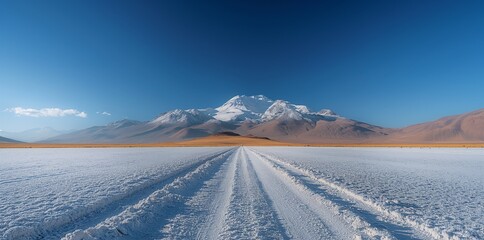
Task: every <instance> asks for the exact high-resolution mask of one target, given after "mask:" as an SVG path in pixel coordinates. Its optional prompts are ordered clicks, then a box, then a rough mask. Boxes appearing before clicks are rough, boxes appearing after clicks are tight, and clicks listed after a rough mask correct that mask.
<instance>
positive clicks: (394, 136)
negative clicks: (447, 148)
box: [374, 109, 484, 143]
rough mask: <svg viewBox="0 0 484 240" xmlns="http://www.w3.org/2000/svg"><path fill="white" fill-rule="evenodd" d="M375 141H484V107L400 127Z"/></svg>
mask: <svg viewBox="0 0 484 240" xmlns="http://www.w3.org/2000/svg"><path fill="white" fill-rule="evenodd" d="M374 141H377V142H378V141H379V142H381V141H385V142H401V143H444V142H447V143H448V142H453V143H461V142H484V109H480V110H477V111H474V112H470V113H465V114H460V115H454V116H449V117H444V118H441V119H438V120H436V121H431V122H426V123H421V124H417V125H413V126H409V127H406V128H402V129H398V130H396V131H394V132H393V133H391V134H390V135H388V136H387V137H385V138H380V139H374Z"/></svg>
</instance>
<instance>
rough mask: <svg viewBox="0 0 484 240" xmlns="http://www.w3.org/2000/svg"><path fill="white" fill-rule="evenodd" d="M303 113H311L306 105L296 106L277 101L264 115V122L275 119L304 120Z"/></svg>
mask: <svg viewBox="0 0 484 240" xmlns="http://www.w3.org/2000/svg"><path fill="white" fill-rule="evenodd" d="M303 113H309V110H308V108H307V107H306V106H304V105H294V104H291V103H289V102H288V101H284V100H276V101H275V102H274V103H273V104H272V105H271V106H270V107H269V108H268V109H267V110H266V111H265V112H264V115H262V121H270V120H273V119H285V120H287V119H294V120H302V119H303V118H304V117H303V115H302V114H303Z"/></svg>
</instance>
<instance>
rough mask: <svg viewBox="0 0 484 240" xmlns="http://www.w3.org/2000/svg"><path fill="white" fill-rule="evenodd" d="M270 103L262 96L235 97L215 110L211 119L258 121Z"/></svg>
mask: <svg viewBox="0 0 484 240" xmlns="http://www.w3.org/2000/svg"><path fill="white" fill-rule="evenodd" d="M272 102H273V101H272V100H271V99H269V98H267V97H265V96H264V95H255V96H246V95H237V96H234V97H232V98H231V99H229V100H228V101H227V102H225V103H224V104H223V105H222V106H220V107H218V108H216V109H215V110H216V111H217V112H216V113H215V114H214V116H213V117H214V118H215V119H217V120H220V121H225V122H226V121H245V120H255V119H259V118H260V117H261V116H262V114H263V113H264V112H265V110H266V109H267V108H268V107H269V106H270V105H271V104H272Z"/></svg>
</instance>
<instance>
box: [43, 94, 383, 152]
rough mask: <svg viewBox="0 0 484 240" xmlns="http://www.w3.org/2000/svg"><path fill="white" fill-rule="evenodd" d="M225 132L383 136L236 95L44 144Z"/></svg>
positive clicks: (307, 138)
mask: <svg viewBox="0 0 484 240" xmlns="http://www.w3.org/2000/svg"><path fill="white" fill-rule="evenodd" d="M224 131H231V132H235V133H238V134H241V135H246V134H251V135H255V136H268V137H270V138H273V139H275V140H284V141H292V140H293V139H295V140H296V141H300V142H318V141H319V140H321V139H322V138H341V139H343V138H351V139H362V138H367V137H369V136H373V135H381V134H385V131H384V130H382V129H381V128H378V127H375V126H372V125H369V124H364V123H360V122H357V121H353V120H350V119H346V118H344V117H340V116H338V115H337V114H335V113H334V112H333V111H331V110H329V109H322V110H321V111H319V112H312V111H311V110H310V109H309V108H308V107H307V106H305V105H300V104H292V103H290V102H288V101H285V100H276V101H273V100H272V99H269V98H267V97H265V96H263V95H255V96H246V95H237V96H235V97H232V98H231V99H229V100H228V101H227V102H225V103H224V104H223V105H221V106H219V107H216V108H205V109H187V110H182V109H175V110H172V111H168V112H165V113H162V114H161V115H159V116H158V117H156V118H155V119H153V120H151V121H148V122H138V121H134V120H127V119H125V120H121V121H117V122H113V123H111V124H108V125H106V126H96V127H91V128H88V129H84V130H80V131H76V132H73V133H70V134H65V135H61V136H58V137H54V138H51V139H48V140H46V142H77V143H92V142H103V143H106V142H133V143H135V142H162V141H179V140H184V139H190V138H195V137H203V136H208V135H211V134H214V133H217V132H224Z"/></svg>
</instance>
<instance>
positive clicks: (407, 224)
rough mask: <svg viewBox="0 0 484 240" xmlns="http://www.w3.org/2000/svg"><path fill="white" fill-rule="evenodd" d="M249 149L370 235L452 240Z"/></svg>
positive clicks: (343, 189)
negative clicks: (361, 224) (356, 220)
mask: <svg viewBox="0 0 484 240" xmlns="http://www.w3.org/2000/svg"><path fill="white" fill-rule="evenodd" d="M250 151H252V152H254V153H255V154H256V155H258V156H259V157H260V158H262V159H265V160H266V161H268V162H270V164H272V165H273V166H274V167H275V168H277V169H279V170H280V171H282V172H283V173H284V174H286V175H287V176H289V177H290V178H292V179H297V181H298V182H299V183H300V184H301V185H302V186H304V188H307V189H308V190H310V191H312V192H313V193H314V194H316V195H319V196H321V197H323V198H324V199H327V200H328V201H329V203H332V204H334V206H335V207H336V208H335V210H337V211H340V212H342V213H343V214H345V215H348V217H349V219H351V218H353V219H359V220H361V221H363V222H364V223H365V224H364V225H367V229H364V228H363V229H361V230H362V231H366V232H368V233H369V235H370V237H371V235H372V234H373V233H375V232H378V231H381V232H382V233H384V235H386V236H385V237H387V238H393V239H452V238H451V237H450V236H448V235H446V234H443V233H441V232H440V231H438V230H436V229H433V228H431V227H428V226H426V225H425V224H424V223H422V222H418V221H415V220H413V219H409V218H406V217H404V216H402V215H401V214H400V213H398V212H395V211H391V210H389V209H386V208H385V207H384V206H381V205H379V204H377V203H375V202H373V201H371V200H370V199H366V198H365V197H363V196H361V195H358V194H357V193H354V192H352V191H351V190H349V189H346V188H344V187H342V186H340V185H338V184H336V183H333V182H331V181H329V180H327V179H324V178H323V177H321V176H318V175H317V174H316V173H314V172H312V171H311V170H310V169H306V168H304V167H301V166H298V165H295V164H291V163H289V162H287V161H285V160H284V159H281V158H278V157H275V156H271V155H268V154H263V153H259V152H257V151H256V150H254V149H250ZM385 232H386V233H387V234H385Z"/></svg>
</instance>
